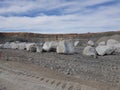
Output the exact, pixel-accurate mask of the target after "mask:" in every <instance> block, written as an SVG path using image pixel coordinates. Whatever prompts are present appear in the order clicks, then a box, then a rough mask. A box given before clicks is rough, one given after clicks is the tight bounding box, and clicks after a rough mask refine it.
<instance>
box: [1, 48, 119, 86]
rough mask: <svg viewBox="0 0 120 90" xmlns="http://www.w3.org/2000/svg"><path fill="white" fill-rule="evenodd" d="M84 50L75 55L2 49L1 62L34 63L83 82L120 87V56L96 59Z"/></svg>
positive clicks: (77, 50)
mask: <svg viewBox="0 0 120 90" xmlns="http://www.w3.org/2000/svg"><path fill="white" fill-rule="evenodd" d="M82 50H83V47H77V48H76V53H75V54H74V55H64V54H57V53H55V52H50V53H32V52H27V51H22V50H21V51H20V50H10V49H0V53H1V60H8V61H11V60H12V61H19V62H24V63H33V64H36V65H38V66H42V67H46V68H50V69H52V70H55V71H58V72H61V73H63V74H67V75H70V76H73V77H78V78H81V79H83V80H94V81H99V82H107V83H110V84H113V85H120V55H108V56H99V57H98V58H96V59H95V58H92V57H85V56H83V55H82Z"/></svg>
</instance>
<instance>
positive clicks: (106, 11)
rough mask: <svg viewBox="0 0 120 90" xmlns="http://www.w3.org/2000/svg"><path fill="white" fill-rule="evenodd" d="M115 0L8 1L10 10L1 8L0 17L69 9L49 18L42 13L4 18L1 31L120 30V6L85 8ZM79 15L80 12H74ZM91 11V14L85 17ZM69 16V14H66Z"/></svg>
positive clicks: (0, 27) (0, 26) (63, 31)
mask: <svg viewBox="0 0 120 90" xmlns="http://www.w3.org/2000/svg"><path fill="white" fill-rule="evenodd" d="M108 1H113V0H84V1H82V0H73V1H71V2H66V1H65V0H53V1H51V0H38V1H36V2H35V1H30V0H29V1H28V0H14V2H10V0H6V2H4V3H8V4H9V5H8V7H2V8H0V14H4V13H6V14H7V13H10V12H11V13H26V12H28V11H29V10H34V9H37V10H39V9H40V10H41V9H42V10H46V11H47V10H48V11H49V10H50V11H52V10H54V9H58V8H63V7H65V8H64V9H63V10H62V12H61V13H63V14H62V15H59V16H56V15H51V16H49V15H45V13H42V14H41V12H40V14H39V15H37V16H35V17H27V16H20V17H19V16H11V17H4V16H0V21H1V22H0V31H5V30H11V31H12V30H13V31H27V32H28V31H29V32H31V31H33V32H42V33H58V32H59V33H70V32H73V33H74V32H80V33H83V32H98V31H108V30H118V29H120V16H119V14H120V10H119V8H120V4H116V5H109V6H101V7H99V8H97V9H89V8H87V9H86V8H85V7H87V6H93V5H97V4H101V3H105V2H108ZM73 12H77V13H73ZM81 12H87V13H88V12H89V14H83V13H82V14H81ZM66 13H67V14H66Z"/></svg>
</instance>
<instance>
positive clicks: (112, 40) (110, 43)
mask: <svg viewBox="0 0 120 90" xmlns="http://www.w3.org/2000/svg"><path fill="white" fill-rule="evenodd" d="M116 44H119V42H118V41H117V40H114V39H109V40H108V41H107V45H110V46H112V45H116Z"/></svg>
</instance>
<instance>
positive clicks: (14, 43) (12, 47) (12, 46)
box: [10, 42, 18, 49]
mask: <svg viewBox="0 0 120 90" xmlns="http://www.w3.org/2000/svg"><path fill="white" fill-rule="evenodd" d="M10 46H11V49H18V42H11V43H10Z"/></svg>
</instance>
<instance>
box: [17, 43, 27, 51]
mask: <svg viewBox="0 0 120 90" xmlns="http://www.w3.org/2000/svg"><path fill="white" fill-rule="evenodd" d="M18 49H19V50H25V49H26V43H25V42H23V43H18Z"/></svg>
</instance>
